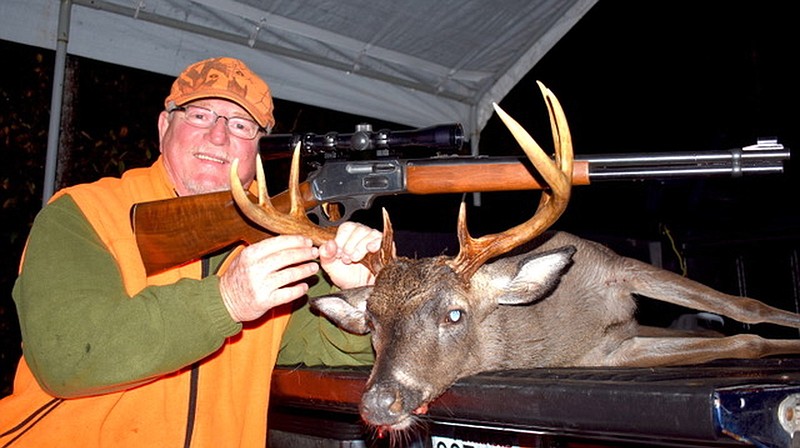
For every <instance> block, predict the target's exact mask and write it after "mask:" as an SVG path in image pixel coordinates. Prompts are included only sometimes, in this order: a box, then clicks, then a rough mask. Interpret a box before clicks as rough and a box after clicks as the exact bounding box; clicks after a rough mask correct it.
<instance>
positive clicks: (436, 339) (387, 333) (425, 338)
mask: <svg viewBox="0 0 800 448" xmlns="http://www.w3.org/2000/svg"><path fill="white" fill-rule="evenodd" d="M539 88H540V90H541V92H542V95H543V96H544V99H545V102H546V104H547V108H548V111H549V115H550V123H551V129H552V133H553V140H554V146H555V148H556V152H555V157H554V159H551V158H550V157H549V156H547V154H546V153H545V152H544V151H543V150H542V149H541V147H540V146H539V145H538V144H537V143H536V142H535V141H534V139H533V138H532V137H531V136H530V135H529V134H528V133H527V132H526V131H525V130H524V129H523V128H522V127H521V126H520V125H519V124H518V123H517V122H516V121H515V120H514V119H512V118H511V117H510V116H508V115H507V114H506V113H505V112H504V111H503V110H502V109H500V107H499V106H497V105H495V106H494V107H495V110H496V112H497V113H498V115H499V116H500V118H501V119H502V121H503V122H504V123H505V125H506V126H507V127H508V128H509V130H510V131H511V133H512V134H513V135H514V137H515V138H516V140H517V142H518V143H519V144H520V146H521V147H522V149H523V150H524V151H525V154H526V155H527V156H528V158H529V159H530V160H531V162H532V164H533V166H534V168H535V169H536V170H537V171H538V172H539V174H540V175H541V177H542V178H543V180H544V183H545V184H546V185H547V187H548V188H547V189H545V190H543V191H542V196H541V198H540V201H539V205H538V208H537V210H536V212H535V213H534V215H533V216H532V217H531V218H530V219H529V220H528V221H526V222H524V223H522V224H520V225H517V226H515V227H513V228H511V229H508V230H506V231H504V232H501V233H496V234H492V235H486V236H483V237H480V238H473V237H472V236H470V234H469V232H468V230H467V222H466V221H467V218H466V206H465V204H464V203H462V204H461V208H460V210H459V216H458V224H457V226H458V227H457V232H458V239H459V246H460V248H459V252H458V255H457V256H456V257H446V256H440V257H433V258H426V259H418V260H417V259H409V258H405V257H396V256H394V255H393V251H392V248H393V242H392V227H391V223H390V221H389V217H388V214H387V213H386V212H385V211H384V214H383V217H384V229H383V234H384V236H383V238H384V239H383V246H382V249H381V251H380V253H379V254H376V255H373V256H372V257H371V258H370V259H369V260H366V261H365V264H366V265H367V266H368V267H370V269H372V270H373V273H375V274H376V280H375V284H374V286H365V287H361V288H355V289H351V290H346V291H342V292H340V293H337V294H333V295H330V296H325V297H318V298H315V299H312V306H313V307H315V308H316V309H318V310H320V311H321V312H322V313H323V314H325V315H326V316H328V318H330V319H331V320H333V321H334V322H336V323H337V324H338V325H339V326H341V327H342V328H344V329H346V330H348V331H351V332H353V333H358V334H366V333H368V332H369V333H371V334H372V342H373V346H374V349H375V353H376V359H375V365H374V367H373V370H372V374H371V375H370V378H369V380H368V383H367V386H366V390H365V392H364V396H363V399H362V404H361V414H362V417H363V418H364V419H365V420H366V421H367V422H368V423H370V424H373V425H376V426H379V427H381V428H388V429H403V428H406V427H408V426H410V425H411V424H412V422H413V421H414V419H413V414H414V413H418V412H421V411H423V410H424V409H425V407H426V406H427V403H429V402H430V401H432V400H433V399H435V398H436V397H437V396H438V395H439V394H441V393H442V392H443V391H444V390H445V389H447V388H448V387H449V386H450V385H452V383H453V382H454V381H456V380H457V379H459V378H461V377H463V376H466V375H469V374H472V373H476V372H478V371H481V370H485V367H486V366H485V365H484V363H485V362H486V360H487V356H489V354H487V353H484V352H485V351H487V350H489V351H490V350H491V348H487V347H489V346H490V345H491V344H490V343H491V341H489V340H485V338H486V335H487V332H485V331H481V330H480V326H481V325H482V323H483V322H484V320H486V317H487V316H488V315H490V314H491V313H492V311H493V310H494V309H495V308H497V307H498V306H499V305H506V304H519V303H525V302H530V301H533V300H536V299H537V298H538V297H541V296H543V295H544V294H546V293H547V291H549V290H551V289H552V287H553V285H554V284H555V283H556V282H557V281H558V277H559V275H560V273H561V272H562V271H563V270H564V269H565V267H566V266H567V265H568V264H569V262H570V257H571V255H572V253H573V252H574V249H571V248H565V249H561V250H556V251H551V252H549V253H545V254H541V255H539V256H536V257H531V258H530V259H525V260H514V261H507V260H500V261H496V262H493V263H490V264H486V263H487V261H489V260H491V259H494V258H496V257H498V256H500V255H502V254H505V253H506V252H508V251H510V250H512V249H514V248H515V247H517V246H519V245H522V244H524V243H526V242H528V241H530V240H532V239H534V238H535V237H536V236H538V235H540V234H541V233H542V232H544V231H545V230H546V229H547V228H548V227H549V226H550V225H552V224H553V223H554V222H555V221H556V220H557V219H558V217H559V216H560V215H561V214H562V213H563V211H564V210H565V208H566V206H567V203H568V201H569V197H570V189H571V180H572V163H573V154H572V141H571V137H570V133H569V128H568V126H567V121H566V118H565V116H564V112H563V110H562V108H561V105H560V104H559V102H558V99H557V98H556V97H555V95H554V94H553V93H552V92H550V90H548V89H547V88H546V87H545V86H544V85H543V84H541V83H539ZM297 154H298V152H297V151H296V152H295V156H294V159H293V163H292V174H291V175H290V182H291V185H290V196H291V197H292V198H295V199H293V200H292V203H293V205H292V208H291V211H290V213H289V215H285V216H282V215H279V214H278V213H277V212H276V211H275V210H274V208H273V207H272V206H271V204H270V203H269V200H268V198H267V195H266V192H265V191H263V187H261V188H262V190H261V191H260V193H259V204H258V205H255V204H253V203H252V202H251V201H250V200H249V199H247V196H246V195H245V193H244V191H243V189H242V187H241V184H240V183H239V181H238V177H237V176H236V175H235V171H232V174H231V185H232V189H233V194H234V198H235V200H236V202H237V203H238V204H239V206H240V207H241V208H242V210H243V212H244V213H245V214H246V215H247V216H249V217H250V218H251V219H252V220H253V221H254V222H256V223H258V224H260V225H262V226H264V227H266V228H267V229H268V230H270V231H272V232H277V233H302V234H305V235H308V236H310V237H311V238H312V239H314V240H315V242H318V243H321V242H322V241H325V240H327V239H330V238H332V237H333V235H334V234H335V233H334V232H335V229H332V228H327V229H323V228H320V227H318V226H316V225H314V224H313V223H311V222H310V220H308V218H307V217H306V215H305V212H304V211H303V209H302V206H301V205H300V204H299V199H298V198H299V195H298V194H297V193H296V190H297V184H298V175H297V166H298V165H297V159H298V156H297ZM259 167H260V163H259ZM234 169H235V165H234ZM258 176H259V177H258V183H259V186H262V185H264V181H263V171H262V170H259V174H258ZM293 190H294V191H295V192H293ZM509 292H513V293H509ZM487 343H488V345H487ZM420 359H421V360H423V361H424V362H419V360H420Z"/></svg>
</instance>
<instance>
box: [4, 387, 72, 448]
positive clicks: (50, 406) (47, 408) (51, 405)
mask: <svg viewBox="0 0 800 448" xmlns="http://www.w3.org/2000/svg"><path fill="white" fill-rule="evenodd" d="M63 402H64V399H63V398H53V399H52V400H50V401H48V402H47V403H45V404H44V405H43V406H42V407H40V408H39V409H37V410H35V411H34V412H33V413H31V415H29V416H28V417H26V418H25V420H23V421H21V422H20V423H19V424H18V425H17V426H15V427H13V428H11V429H9V430H8V431H6V432H4V433H2V434H0V438H2V437H5V436H8V435H11V434H13V433H14V432H16V431H19V430H20V429H22V428H25V425H27V424H28V423H30V422H31V421H33V423H32V424H30V425H28V427H27V428H25V429H24V430H23V431H21V432H20V433H19V434H17V435H16V436H15V437H14V438H13V439H11V440H9V441H8V443H6V444H5V445H3V447H2V448H7V447H9V446H11V444H12V443H14V442H16V441H17V439H19V438H20V437H22V436H23V435H25V433H26V432H28V431H30V430H31V428H33V427H34V426H36V424H37V423H39V422H40V421H41V420H42V419H43V418H45V417H46V416H47V414H49V413H50V412H52V411H53V410H54V409H55V408H57V407H58V405H60V404H61V403H63ZM39 414H42V415H39ZM37 415H39V417H38V418H37V417H36V416H37Z"/></svg>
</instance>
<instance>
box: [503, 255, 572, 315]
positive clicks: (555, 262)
mask: <svg viewBox="0 0 800 448" xmlns="http://www.w3.org/2000/svg"><path fill="white" fill-rule="evenodd" d="M575 250H576V249H575V246H564V247H561V248H558V249H554V250H550V251H547V252H540V253H535V254H531V255H529V256H525V257H522V258H519V259H518V260H519V261H518V262H517V264H516V268H517V269H516V275H513V276H510V277H506V279H507V281H506V284H505V285H503V286H502V287H501V288H500V294H499V296H498V297H497V303H498V304H500V305H525V304H529V303H532V302H534V301H536V300H539V299H541V298H542V297H545V296H546V295H548V294H550V292H552V290H553V288H555V287H556V285H557V284H558V281H559V279H560V278H561V276H562V275H563V274H564V272H565V270H566V268H567V267H568V266H569V265H570V263H571V262H572V256H573V255H574V254H575ZM511 267H512V266H508V267H507V268H511Z"/></svg>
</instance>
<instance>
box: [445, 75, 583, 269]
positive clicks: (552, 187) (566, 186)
mask: <svg viewBox="0 0 800 448" xmlns="http://www.w3.org/2000/svg"><path fill="white" fill-rule="evenodd" d="M538 85H539V89H540V90H541V92H542V95H543V96H544V99H545V102H546V104H547V108H548V111H549V114H550V125H551V130H552V132H553V141H554V144H555V148H556V155H555V162H554V161H553V160H552V159H550V158H549V157H548V156H547V154H545V152H544V151H543V150H542V148H541V147H540V146H539V144H538V143H536V141H535V140H534V139H533V138H532V137H531V136H530V134H528V132H527V131H525V129H523V128H522V126H520V124H519V123H517V122H516V121H515V120H514V119H513V118H511V117H510V116H509V115H508V114H507V113H506V112H505V111H503V110H502V109H501V108H500V107H499V106H498V105H497V104H494V108H495V111H497V114H498V116H499V117H500V119H501V120H503V123H505V125H506V127H508V129H509V130H510V131H511V133H512V134H513V135H514V138H515V139H516V140H517V142H518V143H519V145H520V146H521V147H522V149H523V150H524V151H525V154H526V155H527V156H528V159H530V161H531V163H533V166H534V168H535V169H536V170H537V171H538V172H539V174H541V176H542V178H543V179H544V181H545V183H546V184H547V185H548V186H549V190H543V191H542V196H541V199H540V201H539V206H538V208H537V209H536V213H535V214H534V215H533V217H531V218H530V219H529V220H528V221H526V222H524V223H522V224H519V225H517V226H515V227H512V228H511V229H508V230H506V231H505V232H501V233H496V234H491V235H485V236H483V237H481V238H473V237H472V236H470V234H469V231H468V230H467V212H466V205H465V203H463V202H462V203H461V208H460V210H459V213H458V240H459V244H460V246H461V248H460V250H459V253H458V256H456V258H455V259H454V260H453V261H452V262H451V265H452V266H453V269H454V270H455V271H456V272H457V273H459V274H460V275H461V276H463V277H464V278H466V279H469V278H470V277H472V275H473V274H474V273H475V271H477V270H478V268H480V267H481V265H483V264H484V263H485V262H486V261H487V260H489V259H491V258H493V257H495V256H497V255H500V254H503V253H505V252H508V251H509V250H511V249H513V248H515V247H517V246H519V245H521V244H524V243H526V242H528V241H530V240H532V239H533V238H535V237H536V236H538V235H540V234H541V233H542V232H544V231H545V230H547V228H548V227H550V226H551V225H552V224H553V223H554V222H555V221H556V220H557V219H558V218H559V217H560V216H561V214H562V213H563V212H564V210H565V209H566V207H567V203H568V202H569V197H570V192H571V188H572V182H571V180H572V164H573V155H572V137H571V136H570V132H569V126H568V125H567V119H566V116H565V115H564V111H563V109H562V108H561V104H560V103H559V101H558V98H556V96H555V95H554V94H553V93H552V92H551V91H550V90H549V89H547V88H546V87H545V86H544V84H542V83H540V82H538Z"/></svg>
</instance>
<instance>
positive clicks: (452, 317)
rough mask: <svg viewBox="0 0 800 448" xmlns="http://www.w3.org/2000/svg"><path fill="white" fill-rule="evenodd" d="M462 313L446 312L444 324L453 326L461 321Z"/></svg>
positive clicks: (456, 311) (455, 311)
mask: <svg viewBox="0 0 800 448" xmlns="http://www.w3.org/2000/svg"><path fill="white" fill-rule="evenodd" d="M463 314H464V312H463V311H461V310H450V311H448V312H447V316H446V317H445V322H447V323H449V324H455V323H458V322H459V321H461V317H462V316H463Z"/></svg>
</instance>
